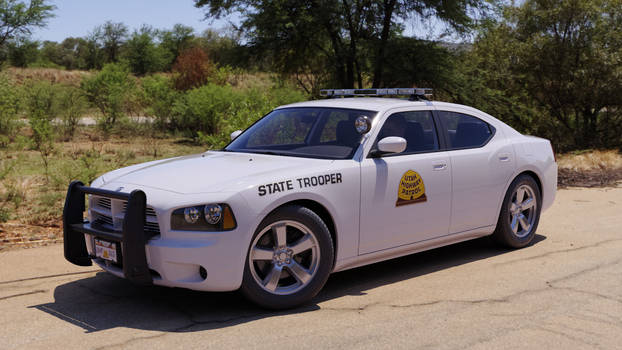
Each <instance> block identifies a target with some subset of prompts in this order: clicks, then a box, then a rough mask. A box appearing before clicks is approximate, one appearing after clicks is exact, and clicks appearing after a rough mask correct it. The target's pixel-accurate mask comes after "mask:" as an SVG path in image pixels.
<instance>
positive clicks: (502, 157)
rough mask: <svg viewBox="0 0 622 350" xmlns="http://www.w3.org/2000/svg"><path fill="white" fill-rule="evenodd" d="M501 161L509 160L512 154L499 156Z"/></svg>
mask: <svg viewBox="0 0 622 350" xmlns="http://www.w3.org/2000/svg"><path fill="white" fill-rule="evenodd" d="M499 161H501V162H509V161H510V156H499Z"/></svg>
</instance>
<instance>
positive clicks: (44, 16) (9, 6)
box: [0, 0, 55, 47]
mask: <svg viewBox="0 0 622 350" xmlns="http://www.w3.org/2000/svg"><path fill="white" fill-rule="evenodd" d="M54 9H55V7H54V6H53V5H50V4H48V1H46V0H31V1H29V2H28V3H27V2H25V1H17V0H0V47H2V46H3V45H4V44H5V42H6V41H8V40H11V39H13V38H16V37H21V36H29V35H30V34H31V31H32V29H33V28H37V27H43V26H45V24H46V22H47V20H48V19H49V18H50V17H53V14H52V11H53V10H54Z"/></svg>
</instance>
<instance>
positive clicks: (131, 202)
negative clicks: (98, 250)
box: [63, 181, 153, 285]
mask: <svg viewBox="0 0 622 350" xmlns="http://www.w3.org/2000/svg"><path fill="white" fill-rule="evenodd" d="M86 194H92V195H98V196H102V197H109V198H115V199H121V200H126V201H127V209H126V213H125V219H124V221H123V229H122V231H121V232H117V231H111V230H106V229H103V228H97V227H93V226H91V224H90V223H89V222H85V221H84V210H85V205H84V203H85V195H86ZM146 207H147V196H146V195H145V193H144V192H143V191H141V190H134V191H132V192H131V193H123V192H115V191H109V190H102V189H98V188H93V187H87V186H84V184H83V183H81V182H79V181H74V182H72V183H71V184H70V185H69V189H68V190H67V197H66V199H65V207H64V209H63V239H64V250H65V259H67V260H68V261H69V262H71V263H73V264H76V265H79V266H90V265H91V264H92V262H91V259H95V258H96V257H95V256H92V255H90V254H89V252H88V250H87V245H86V240H85V234H87V235H90V236H92V237H95V238H101V239H104V240H107V241H112V242H116V243H118V244H120V245H121V251H122V252H123V253H122V262H121V269H122V272H123V277H125V278H127V279H128V280H130V281H132V282H134V283H136V284H139V285H151V284H153V277H152V275H151V272H150V271H149V266H148V264H147V256H146V253H145V244H146V243H147V237H146V235H145V228H144V226H145V216H146V214H145V210H146Z"/></svg>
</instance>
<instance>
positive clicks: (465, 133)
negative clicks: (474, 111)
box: [438, 111, 493, 149]
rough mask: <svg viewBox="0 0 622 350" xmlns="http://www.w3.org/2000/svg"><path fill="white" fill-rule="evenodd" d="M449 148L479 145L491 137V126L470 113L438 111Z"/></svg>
mask: <svg viewBox="0 0 622 350" xmlns="http://www.w3.org/2000/svg"><path fill="white" fill-rule="evenodd" d="M438 114H439V117H440V119H441V123H442V124H443V129H444V131H445V133H446V134H447V139H448V142H449V148H450V149H459V148H476V147H481V146H483V145H484V144H486V142H488V140H489V139H490V138H491V137H492V130H493V129H492V127H491V126H490V125H488V123H486V122H484V121H483V120H481V119H479V118H475V117H472V116H470V115H466V114H462V113H456V112H446V111H439V112H438Z"/></svg>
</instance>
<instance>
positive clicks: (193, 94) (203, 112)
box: [173, 84, 243, 137]
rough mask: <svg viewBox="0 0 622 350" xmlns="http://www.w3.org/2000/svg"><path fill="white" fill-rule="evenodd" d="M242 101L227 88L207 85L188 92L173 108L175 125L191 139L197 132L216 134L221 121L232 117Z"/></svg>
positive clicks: (239, 96) (237, 94) (240, 95)
mask: <svg viewBox="0 0 622 350" xmlns="http://www.w3.org/2000/svg"><path fill="white" fill-rule="evenodd" d="M242 100H243V97H242V94H240V93H238V92H235V91H233V89H232V88H231V87H229V86H218V85H214V84H208V85H205V86H202V87H200V88H197V89H193V90H190V91H188V92H187V93H186V94H185V95H184V96H183V97H182V98H180V99H179V100H178V101H177V102H176V103H175V105H174V106H173V113H174V115H175V118H176V124H177V126H178V128H179V129H181V130H183V131H187V132H189V133H190V134H191V136H193V137H196V136H197V135H199V132H201V133H204V134H217V133H218V131H219V127H220V122H221V120H222V119H224V118H227V117H229V116H231V115H233V114H234V113H235V112H236V110H235V109H236V107H239V106H240V104H241V102H242Z"/></svg>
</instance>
